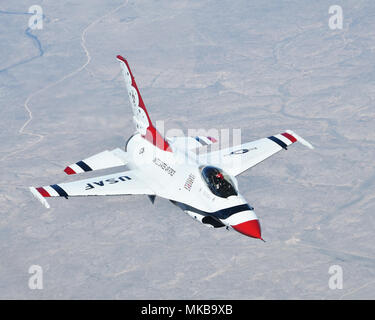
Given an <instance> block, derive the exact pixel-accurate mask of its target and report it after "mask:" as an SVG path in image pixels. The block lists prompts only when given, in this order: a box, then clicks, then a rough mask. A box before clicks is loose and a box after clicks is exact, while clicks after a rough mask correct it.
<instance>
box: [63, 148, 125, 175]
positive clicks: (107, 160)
mask: <svg viewBox="0 0 375 320" xmlns="http://www.w3.org/2000/svg"><path fill="white" fill-rule="evenodd" d="M128 162H129V161H128V155H127V153H126V152H125V151H123V150H121V149H120V148H117V149H114V150H112V151H108V150H105V151H103V152H100V153H98V154H95V155H93V156H91V157H89V158H86V159H84V160H82V161H78V162H76V163H73V164H71V165H69V166H67V167H66V168H65V170H64V172H65V173H66V174H69V175H71V174H77V173H83V172H88V171H96V170H101V169H108V168H114V167H119V166H124V165H126V164H127V163H128Z"/></svg>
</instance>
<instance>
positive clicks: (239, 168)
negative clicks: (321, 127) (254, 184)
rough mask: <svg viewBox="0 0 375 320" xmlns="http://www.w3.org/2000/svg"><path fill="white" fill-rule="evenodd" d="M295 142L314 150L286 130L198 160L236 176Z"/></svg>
mask: <svg viewBox="0 0 375 320" xmlns="http://www.w3.org/2000/svg"><path fill="white" fill-rule="evenodd" d="M296 141H299V142H301V143H302V144H303V145H305V146H307V147H309V148H310V149H313V148H314V147H313V146H312V145H311V144H310V143H309V142H307V141H306V140H305V139H303V138H301V137H300V136H298V135H297V134H296V133H295V132H293V131H291V130H286V132H283V133H280V134H277V135H274V136H270V137H268V138H263V139H259V140H256V141H253V142H248V143H244V144H242V145H240V146H235V147H230V148H226V149H221V150H218V151H214V152H210V153H206V154H202V155H200V156H199V160H200V161H201V162H205V163H209V164H212V165H215V166H218V167H220V168H222V169H224V171H226V172H227V173H229V174H230V175H232V176H237V175H239V174H240V173H242V172H244V171H246V170H247V169H249V168H251V167H253V166H255V165H256V164H258V163H260V162H262V161H264V160H265V159H267V158H269V157H270V156H272V155H274V154H275V153H277V152H279V151H281V150H283V149H285V150H287V147H288V146H290V145H291V144H293V143H294V142H296Z"/></svg>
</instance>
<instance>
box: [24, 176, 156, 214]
mask: <svg viewBox="0 0 375 320" xmlns="http://www.w3.org/2000/svg"><path fill="white" fill-rule="evenodd" d="M30 191H31V193H32V194H33V195H34V196H35V197H36V198H37V199H38V200H39V201H40V202H42V204H44V206H45V207H47V208H49V204H48V202H47V201H46V199H45V198H49V197H65V198H68V197H80V196H113V195H130V194H145V195H155V192H154V191H153V190H151V189H150V188H148V187H147V185H146V184H145V183H144V182H143V181H142V180H140V179H139V178H138V175H137V173H136V171H135V170H130V171H123V172H118V173H113V174H109V175H105V176H100V177H94V178H89V179H85V180H79V181H75V182H67V183H59V184H53V185H49V186H44V187H39V188H34V187H30Z"/></svg>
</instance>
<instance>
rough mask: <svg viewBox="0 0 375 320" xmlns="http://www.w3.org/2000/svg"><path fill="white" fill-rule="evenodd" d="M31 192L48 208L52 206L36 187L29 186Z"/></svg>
mask: <svg viewBox="0 0 375 320" xmlns="http://www.w3.org/2000/svg"><path fill="white" fill-rule="evenodd" d="M29 190H30V192H31V193H32V194H33V196H34V197H35V198H36V199H38V200H39V201H40V202H41V203H42V204H43V205H44V206H45V207H46V208H47V209H49V208H51V207H50V205H49V203H48V202H47V200H46V199H45V198H44V197H43V196H42V195H41V194H40V193H39V192H38V190H37V189H36V188H34V187H29Z"/></svg>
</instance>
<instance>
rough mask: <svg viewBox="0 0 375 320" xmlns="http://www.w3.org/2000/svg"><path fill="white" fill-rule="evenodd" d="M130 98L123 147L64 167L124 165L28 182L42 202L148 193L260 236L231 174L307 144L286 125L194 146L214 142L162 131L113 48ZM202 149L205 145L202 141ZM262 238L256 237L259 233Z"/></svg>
mask: <svg viewBox="0 0 375 320" xmlns="http://www.w3.org/2000/svg"><path fill="white" fill-rule="evenodd" d="M117 60H118V61H119V62H120V65H121V68H122V75H123V77H124V80H125V86H126V89H127V93H128V96H129V100H130V105H131V109H132V112H133V120H134V124H135V133H134V134H133V135H132V136H131V137H130V138H129V139H128V140H127V142H126V145H125V147H124V148H123V149H122V148H116V149H114V150H106V151H103V152H100V153H98V154H95V155H93V156H91V157H88V158H87V159H84V160H82V161H78V162H76V163H74V164H71V165H69V166H68V167H66V168H65V170H64V171H65V173H66V174H68V175H75V174H82V173H85V172H91V171H97V170H103V169H108V168H115V167H123V168H121V169H122V171H120V172H118V173H113V174H108V175H103V176H98V177H94V178H89V179H84V180H80V181H75V182H67V183H59V184H53V185H49V186H43V187H38V188H34V187H30V191H31V192H32V194H33V195H34V196H35V197H36V198H37V199H38V200H39V201H41V202H42V204H44V206H45V207H47V208H49V207H50V206H49V204H48V202H47V200H46V198H49V197H65V198H67V199H68V198H69V197H80V196H113V195H117V196H118V195H147V196H148V197H149V198H150V200H151V201H152V203H154V200H155V197H161V198H165V199H168V200H170V201H171V202H172V203H173V204H174V205H176V206H177V207H179V208H181V209H182V210H183V211H184V212H185V213H187V214H188V215H189V216H191V217H192V218H193V219H195V220H196V221H199V222H200V223H202V224H204V225H206V226H209V227H213V228H226V229H228V230H232V229H234V230H236V231H238V232H239V233H241V234H244V235H246V236H249V237H252V238H257V239H262V235H261V227H260V223H259V220H258V218H257V216H256V214H255V212H254V209H253V207H252V206H251V205H249V204H248V203H247V201H246V200H245V198H244V197H243V196H242V195H241V194H240V193H239V190H238V182H237V179H236V176H238V175H240V174H241V173H243V172H244V171H246V170H248V169H249V168H252V167H253V166H255V165H256V164H258V163H260V162H262V161H263V160H265V159H267V158H269V157H271V156H272V155H274V154H276V153H278V152H279V151H281V150H287V148H288V147H289V146H290V145H292V144H293V143H294V142H297V141H299V142H300V143H302V144H303V145H305V146H307V147H309V148H310V149H313V146H312V145H311V144H310V143H309V142H307V141H306V140H304V139H303V138H301V137H300V136H299V135H297V134H296V133H295V132H293V131H291V130H286V131H285V132H282V133H279V134H276V135H272V136H269V137H267V138H263V139H259V140H256V141H253V142H248V143H244V144H240V145H236V146H231V147H227V148H223V149H221V150H211V151H209V152H206V153H197V152H196V150H197V148H201V147H205V146H207V145H210V144H213V143H216V142H217V139H216V138H214V137H210V136H195V137H193V136H191V137H190V136H188V137H163V136H162V135H161V134H160V133H159V132H158V130H157V129H156V127H155V126H154V125H153V123H152V122H151V119H150V116H149V113H148V112H147V109H146V107H145V104H144V102H143V99H142V97H141V94H140V92H139V89H138V87H137V84H136V82H135V79H134V76H133V73H132V72H131V70H130V67H129V63H128V61H127V60H126V59H124V58H123V57H122V56H120V55H118V56H117ZM206 149H207V148H206ZM262 240H263V239H262Z"/></svg>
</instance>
